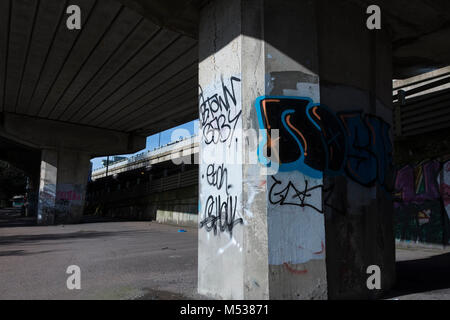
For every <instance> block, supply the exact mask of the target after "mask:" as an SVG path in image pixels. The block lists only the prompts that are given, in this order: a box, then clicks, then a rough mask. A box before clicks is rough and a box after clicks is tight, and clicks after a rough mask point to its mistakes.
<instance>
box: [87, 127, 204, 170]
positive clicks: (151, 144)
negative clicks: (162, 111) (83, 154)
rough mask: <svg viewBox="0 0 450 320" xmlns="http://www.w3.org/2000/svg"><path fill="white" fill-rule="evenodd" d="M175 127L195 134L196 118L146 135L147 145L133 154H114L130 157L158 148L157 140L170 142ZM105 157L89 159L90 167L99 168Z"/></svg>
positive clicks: (163, 143)
mask: <svg viewBox="0 0 450 320" xmlns="http://www.w3.org/2000/svg"><path fill="white" fill-rule="evenodd" d="M177 129H182V130H187V131H189V133H190V135H193V134H196V133H197V130H198V120H194V121H191V122H188V123H185V124H182V125H180V126H178V127H175V128H172V129H169V130H166V131H163V132H161V133H160V134H159V133H158V134H154V135H152V136H149V137H147V146H146V148H145V149H143V150H141V151H139V152H136V153H133V154H127V155H120V154H116V156H126V157H131V156H133V155H135V154H139V153H142V152H144V151H148V150H153V149H155V148H158V146H159V143H160V142H159V140H160V139H161V146H164V145H166V144H168V143H169V142H171V139H172V134H173V132H174V131H175V130H177ZM174 138H175V140H177V139H178V138H179V137H174ZM106 158H107V157H101V158H94V159H91V162H92V164H93V165H92V168H93V169H98V168H101V167H102V166H103V164H102V160H106Z"/></svg>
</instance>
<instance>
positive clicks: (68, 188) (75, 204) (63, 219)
mask: <svg viewBox="0 0 450 320" xmlns="http://www.w3.org/2000/svg"><path fill="white" fill-rule="evenodd" d="M89 160H90V156H89V155H88V154H86V153H81V152H74V151H68V150H64V149H60V150H43V151H42V160H41V178H40V187H39V208H38V223H39V224H53V223H78V222H80V220H81V218H82V215H83V208H84V203H85V193H86V185H87V182H88V175H89V170H90V161H89Z"/></svg>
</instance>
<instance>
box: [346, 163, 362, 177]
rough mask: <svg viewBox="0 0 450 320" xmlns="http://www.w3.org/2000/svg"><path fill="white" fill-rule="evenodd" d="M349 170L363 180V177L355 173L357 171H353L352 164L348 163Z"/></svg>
mask: <svg viewBox="0 0 450 320" xmlns="http://www.w3.org/2000/svg"><path fill="white" fill-rule="evenodd" d="M347 168H348V170H349V171H350V172H351V173H352V174H354V175H355V176H356V177H358V178H361V177H360V176H359V174H357V173H356V172H355V170H353V169H352V167H351V165H350V163H347Z"/></svg>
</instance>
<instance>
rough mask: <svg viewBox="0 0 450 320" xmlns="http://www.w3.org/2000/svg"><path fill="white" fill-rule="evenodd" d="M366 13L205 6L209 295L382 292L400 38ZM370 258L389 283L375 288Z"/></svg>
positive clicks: (331, 6) (252, 3)
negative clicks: (394, 61) (373, 27)
mask: <svg viewBox="0 0 450 320" xmlns="http://www.w3.org/2000/svg"><path fill="white" fill-rule="evenodd" d="M366 19H367V16H366V8H363V7H359V6H356V5H354V4H352V3H347V2H343V1H339V2H338V1H325V0H322V1H310V0H303V1H302V0H300V1H291V0H284V1H276V0H265V1H263V0H248V1H242V0H231V1H225V0H217V1H213V2H211V3H209V4H208V5H207V6H205V7H204V8H203V10H202V13H201V19H200V33H199V54H200V64H199V84H200V89H199V90H200V92H199V112H200V125H201V134H202V140H201V147H200V177H199V179H200V192H199V227H200V230H199V271H198V272H199V274H198V276H199V292H200V293H202V294H207V295H211V296H215V297H218V298H226V299H326V298H373V297H377V296H379V295H380V294H382V292H383V290H388V289H389V288H390V287H391V286H392V283H393V279H394V266H395V259H394V254H395V251H394V237H393V231H392V229H393V228H392V199H391V197H390V192H391V178H392V177H393V170H392V162H391V160H392V152H393V150H392V144H391V142H390V141H391V140H390V138H391V134H392V132H391V128H390V125H391V123H392V109H391V95H392V90H391V85H392V79H391V47H390V43H391V42H390V39H389V37H388V33H387V27H386V29H384V30H378V31H370V30H368V29H367V28H366ZM255 136H256V137H257V139H256V138H255ZM373 265H376V266H379V267H380V269H381V290H378V289H375V290H369V288H368V287H367V279H368V277H369V276H370V275H368V274H367V268H368V267H369V266H373Z"/></svg>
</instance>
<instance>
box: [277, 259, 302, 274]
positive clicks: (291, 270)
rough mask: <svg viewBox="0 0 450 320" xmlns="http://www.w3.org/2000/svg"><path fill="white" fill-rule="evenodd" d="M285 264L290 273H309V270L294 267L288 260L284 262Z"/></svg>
mask: <svg viewBox="0 0 450 320" xmlns="http://www.w3.org/2000/svg"><path fill="white" fill-rule="evenodd" d="M283 265H284V267H285V268H286V269H287V270H288V271H289V272H290V273H293V274H306V273H308V270H306V269H305V270H297V269H294V268H292V267H291V266H290V265H289V263H287V262H285V263H283Z"/></svg>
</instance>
